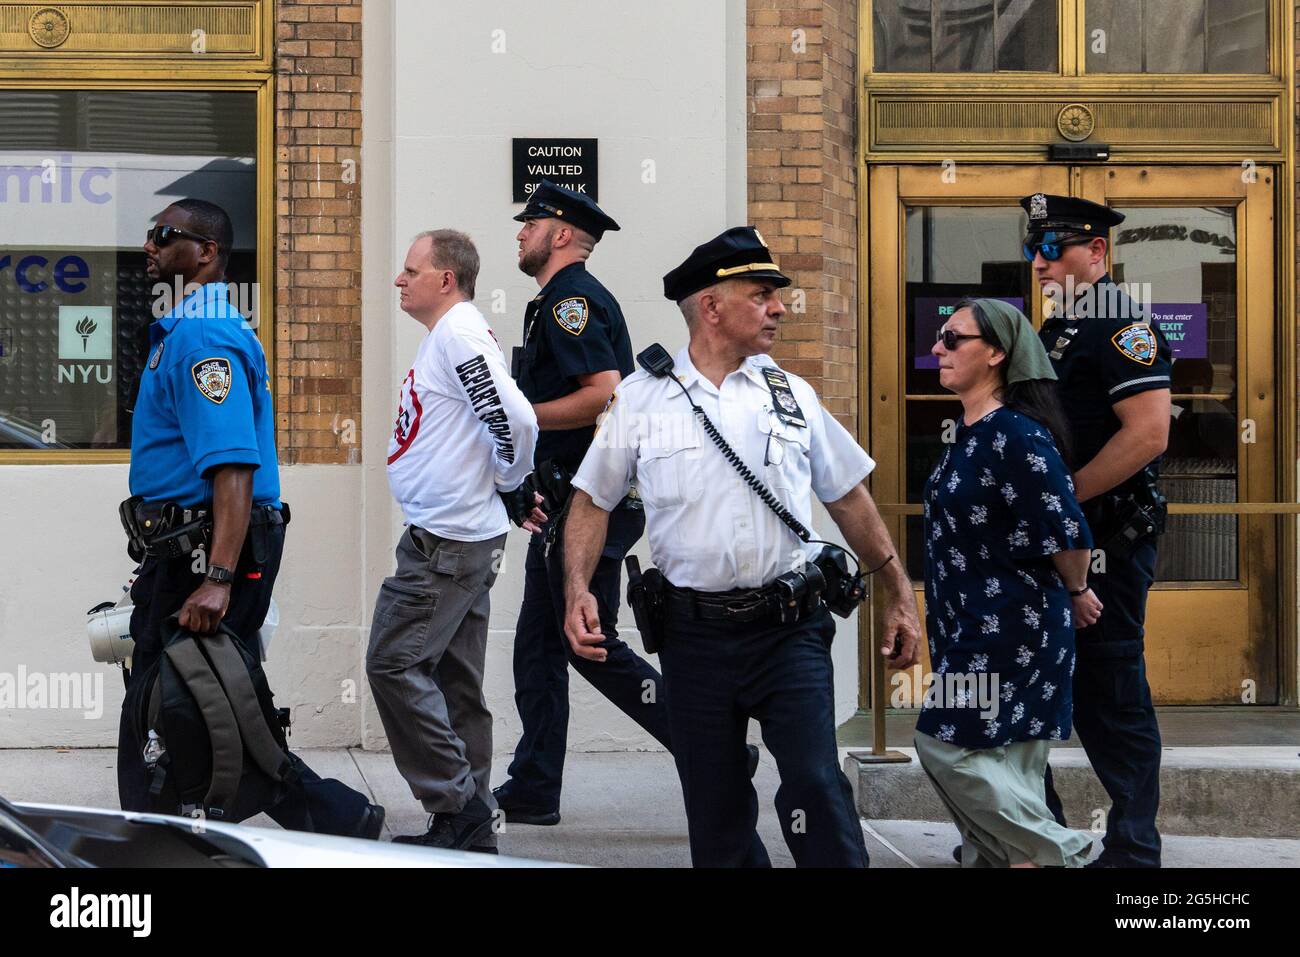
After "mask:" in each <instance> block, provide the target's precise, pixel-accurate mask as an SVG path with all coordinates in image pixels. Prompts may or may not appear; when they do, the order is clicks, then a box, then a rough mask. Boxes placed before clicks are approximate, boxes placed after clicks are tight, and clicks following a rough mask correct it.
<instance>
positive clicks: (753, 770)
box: [745, 744, 758, 781]
mask: <svg viewBox="0 0 1300 957" xmlns="http://www.w3.org/2000/svg"><path fill="white" fill-rule="evenodd" d="M745 750H746V751H748V752H749V779H750V780H751V781H752V780H754V775H755V774H757V773H758V748H756V747H754V746H753V745H752V744H747V745H745Z"/></svg>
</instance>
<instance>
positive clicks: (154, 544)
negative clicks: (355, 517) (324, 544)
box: [118, 497, 289, 562]
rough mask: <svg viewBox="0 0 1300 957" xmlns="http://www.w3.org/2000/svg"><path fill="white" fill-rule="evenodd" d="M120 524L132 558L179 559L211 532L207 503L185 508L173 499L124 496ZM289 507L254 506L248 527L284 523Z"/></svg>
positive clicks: (198, 545)
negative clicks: (146, 500) (146, 498)
mask: <svg viewBox="0 0 1300 957" xmlns="http://www.w3.org/2000/svg"><path fill="white" fill-rule="evenodd" d="M118 513H119V515H120V516H121V519H122V527H123V529H124V530H125V531H126V535H127V552H128V554H130V556H131V558H132V559H133V560H134V561H137V562H139V561H143V560H144V558H145V557H146V556H151V557H154V558H180V557H184V556H188V555H190V554H192V553H193V551H194V550H196V549H200V548H204V547H205V546H206V545H207V542H208V538H209V537H210V535H211V532H212V510H211V506H209V505H202V506H193V507H187V506H182V505H177V504H176V503H175V502H145V501H142V500H141V499H140V498H139V497H134V498H130V499H127V500H126V501H125V502H123V503H122V504H121V505H120V506H119V507H118ZM288 522H289V506H288V505H287V504H285V505H282V507H281V509H275V508H273V507H271V506H269V505H255V506H253V508H252V510H251V512H250V513H249V526H250V528H252V527H262V526H270V525H287V524H288Z"/></svg>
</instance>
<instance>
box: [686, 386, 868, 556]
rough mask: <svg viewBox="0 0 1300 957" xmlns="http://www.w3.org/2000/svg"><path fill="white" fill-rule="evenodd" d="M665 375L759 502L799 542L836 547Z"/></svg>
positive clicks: (851, 553)
mask: <svg viewBox="0 0 1300 957" xmlns="http://www.w3.org/2000/svg"><path fill="white" fill-rule="evenodd" d="M668 378H671V379H672V380H673V381H674V382H676V383H677V388H679V389H681V390H682V395H683V396H685V398H686V401H687V402H689V403H690V406H691V411H692V412H694V413H695V416H696V418H698V419H699V420H700V425H701V426H702V427H703V428H704V431H705V433H706V434H707V435H708V437H709V438H710V439H712V440H713V444H714V445H716V446H717V447H718V448H719V450H721V452H722V454H723V455H724V456H726V459H727V461H728V462H730V463H731V467H732V468H734V469H735V470H736V471H737V472H738V473H739V474H740V477H741V478H742V479H744V480H745V484H746V485H748V486H749V487H750V488H751V489H752V490H753V492H754V494H755V495H757V496H758V497H759V499H760V500H761V501H762V503H763V504H764V505H766V506H767V507H768V508H769V509H771V510H772V513H773V514H774V515H776V517H777V518H779V519H780V520H781V521H782V523H784V525H785V526H786V527H787V528H788V529H790V531H792V532H794V533H795V535H797V536H798V537H799V540H800V541H801V542H806V543H808V544H812V545H830V546H831V547H832V548H838V547H839V546H838V545H836V544H835V543H834V542H828V541H826V540H825V539H821V538H813V537H812V532H810V531H808V529H807V528H806V527H805V526H804V524H803V523H802V522H801V521H799V519H797V518H795V517H794V513H793V512H791V511H790V510H789V509H788V508H786V507H785V506H784V505H782V504H781V500H780V499H778V498H777V497H776V495H775V494H774V493H773V492H772V490H771V489H769V488H768V487H767V486H766V485H764V484H763V482H762V480H761V479H760V478H759V477H758V476H757V475H755V474H754V471H753V469H751V468H750V467H749V466H748V465H746V464H745V462H744V460H743V459H741V457H740V456H739V455H738V454H737V452H736V450H735V449H733V448H732V447H731V444H730V443H729V442H728V441H727V440H726V439H725V438H724V437H723V435H722V433H721V432H719V431H718V427H717V426H716V425H714V424H713V420H712V419H710V418H709V414H708V413H707V412H705V411H704V410H703V409H702V408H700V406H698V405H697V404H696V403H695V400H693V399H692V398H691V394H690V393H689V392H688V391H686V386H684V385H682V382H681V380H680V379H678V378H677V377H676V376H669V377H668ZM844 554H846V555H848V556H849V557H850V558H852V559H853V567H854V569H855V570H856V572H858V573H860V572H861V571H862V563H861V562H860V561H858V556H857V555H854V554H853V552H851V551H849V550H848V549H844ZM893 560H894V556H893V555H890V556H889V557H888V558H886V559H885V560H884V561H883V562H881V563H880V565H879V566H877V567H876V568H874V569H872V570H871V571H869V572H867V574H868V575H874V574H875V573H876V572H878V571H880V569H882V568H884V567H885V566H886V565H888V564H889V563H890V562H891V561H893Z"/></svg>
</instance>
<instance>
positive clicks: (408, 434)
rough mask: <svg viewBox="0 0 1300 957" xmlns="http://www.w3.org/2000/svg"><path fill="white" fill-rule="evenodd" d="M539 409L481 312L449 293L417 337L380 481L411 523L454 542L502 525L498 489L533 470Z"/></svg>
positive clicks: (489, 534) (505, 526)
mask: <svg viewBox="0 0 1300 957" xmlns="http://www.w3.org/2000/svg"><path fill="white" fill-rule="evenodd" d="M536 446H537V416H536V415H535V414H534V413H533V407H532V405H531V404H529V402H528V400H527V399H525V398H524V394H523V393H522V392H520V391H519V387H518V386H517V385H515V381H514V379H512V378H510V373H509V371H508V370H507V369H506V364H505V359H504V358H503V357H502V355H501V347H500V346H498V345H497V341H496V337H495V336H494V335H493V333H492V330H491V328H490V327H489V326H488V324H487V320H486V319H484V318H483V314H482V313H480V312H479V311H478V310H477V309H476V308H474V306H473V304H472V303H468V302H461V303H457V304H456V305H455V306H453V307H452V308H451V309H449V310H448V311H447V312H446V313H445V314H444V315H443V317H442V318H441V319H439V320H438V322H437V323H436V324H435V325H434V327H433V330H432V331H431V332H430V333H429V334H428V335H427V336H425V338H424V341H423V342H421V343H420V349H419V351H418V352H417V353H416V355H415V365H414V366H413V367H412V368H411V371H410V372H409V373H407V376H406V379H405V380H404V381H403V382H402V397H401V403H400V405H399V406H398V409H397V426H396V428H395V429H394V430H393V435H392V438H390V439H389V441H388V487H389V488H390V489H391V490H392V493H393V497H394V498H395V499H397V501H398V502H399V503H400V504H401V506H402V513H403V514H404V515H405V516H406V521H407V522H408V523H409V524H411V525H418V526H419V527H420V528H423V529H426V530H428V531H430V532H432V533H433V534H435V535H438V536H441V537H443V538H450V539H454V540H456V541H462V542H481V541H484V540H486V539H489V538H495V537H496V536H497V535H502V534H504V533H505V532H506V531H507V530H509V528H510V519H509V516H507V514H506V509H505V505H503V504H502V502H501V499H500V498H498V497H497V494H496V493H497V490H498V489H501V490H502V491H510V490H512V489H515V488H518V487H519V485H520V483H521V482H523V480H524V479H525V478H527V477H528V474H529V473H530V472H532V470H533V450H534V449H535V448H536Z"/></svg>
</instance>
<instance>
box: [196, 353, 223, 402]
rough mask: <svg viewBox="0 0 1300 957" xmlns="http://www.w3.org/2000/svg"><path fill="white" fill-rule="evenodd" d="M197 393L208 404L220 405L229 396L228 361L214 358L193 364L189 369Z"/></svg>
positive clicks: (217, 357)
mask: <svg viewBox="0 0 1300 957" xmlns="http://www.w3.org/2000/svg"><path fill="white" fill-rule="evenodd" d="M190 374H191V375H192V376H194V384H195V385H196V386H197V387H198V390H199V393H200V394H201V395H202V396H203V398H205V399H207V400H208V401H209V402H215V403H216V404H217V405H221V403H222V402H225V401H226V396H228V395H230V383H231V373H230V360H229V359H223V358H221V357H220V356H215V357H213V358H211V359H204V360H202V361H201V362H196V363H194V366H193V367H192V368H191V369H190Z"/></svg>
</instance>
